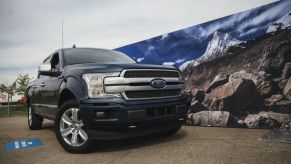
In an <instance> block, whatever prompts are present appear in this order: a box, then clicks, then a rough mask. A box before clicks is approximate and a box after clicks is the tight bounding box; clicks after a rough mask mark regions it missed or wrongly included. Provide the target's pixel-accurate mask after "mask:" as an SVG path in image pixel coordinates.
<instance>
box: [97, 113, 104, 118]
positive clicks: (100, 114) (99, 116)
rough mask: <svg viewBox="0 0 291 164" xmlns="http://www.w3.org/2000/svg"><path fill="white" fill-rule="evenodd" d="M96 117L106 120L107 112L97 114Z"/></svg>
mask: <svg viewBox="0 0 291 164" xmlns="http://www.w3.org/2000/svg"><path fill="white" fill-rule="evenodd" d="M96 117H97V118H104V117H105V112H96Z"/></svg>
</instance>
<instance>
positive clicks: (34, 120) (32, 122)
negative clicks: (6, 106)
mask: <svg viewBox="0 0 291 164" xmlns="http://www.w3.org/2000/svg"><path fill="white" fill-rule="evenodd" d="M27 108H28V115H27V121H28V127H29V129H31V130H38V129H41V126H42V121H43V118H42V117H41V116H39V115H37V114H35V113H34V110H33V107H32V106H31V104H27Z"/></svg>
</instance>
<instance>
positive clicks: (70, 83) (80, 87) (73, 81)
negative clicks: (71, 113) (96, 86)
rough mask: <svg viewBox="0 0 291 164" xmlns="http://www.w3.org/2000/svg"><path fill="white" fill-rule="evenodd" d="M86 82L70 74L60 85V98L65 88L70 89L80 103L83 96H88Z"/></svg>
mask: <svg viewBox="0 0 291 164" xmlns="http://www.w3.org/2000/svg"><path fill="white" fill-rule="evenodd" d="M84 83H85V82H84V81H83V80H82V79H81V78H76V77H74V76H68V77H66V78H64V80H63V81H62V83H61V85H60V89H59V93H58V97H59V98H58V100H60V96H61V94H62V92H63V91H64V90H68V91H70V92H71V93H72V94H73V95H74V96H75V98H76V100H77V101H78V103H80V99H81V98H82V97H86V90H85V84H84Z"/></svg>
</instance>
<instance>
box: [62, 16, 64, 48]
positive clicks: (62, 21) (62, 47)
mask: <svg viewBox="0 0 291 164" xmlns="http://www.w3.org/2000/svg"><path fill="white" fill-rule="evenodd" d="M62 48H64V21H63V19H62Z"/></svg>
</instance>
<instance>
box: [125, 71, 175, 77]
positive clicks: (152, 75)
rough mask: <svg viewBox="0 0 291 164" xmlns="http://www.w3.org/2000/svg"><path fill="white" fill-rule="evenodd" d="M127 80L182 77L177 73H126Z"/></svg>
mask: <svg viewBox="0 0 291 164" xmlns="http://www.w3.org/2000/svg"><path fill="white" fill-rule="evenodd" d="M124 77H125V78H143V77H180V75H179V73H178V72H176V71H151V70H147V71H142V70H141V71H136V70H135V71H126V72H125V74H124Z"/></svg>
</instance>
